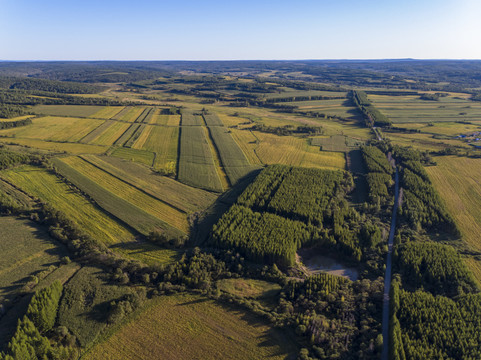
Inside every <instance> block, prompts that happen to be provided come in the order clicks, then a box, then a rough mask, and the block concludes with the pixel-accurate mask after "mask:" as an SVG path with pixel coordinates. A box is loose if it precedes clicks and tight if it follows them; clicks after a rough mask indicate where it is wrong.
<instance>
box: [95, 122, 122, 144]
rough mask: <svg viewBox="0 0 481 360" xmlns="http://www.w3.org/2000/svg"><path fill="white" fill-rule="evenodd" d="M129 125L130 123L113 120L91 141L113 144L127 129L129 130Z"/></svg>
mask: <svg viewBox="0 0 481 360" xmlns="http://www.w3.org/2000/svg"><path fill="white" fill-rule="evenodd" d="M129 126H130V125H129V124H128V123H123V122H118V121H113V122H112V123H111V124H110V126H109V127H107V128H105V129H104V131H103V132H102V133H100V134H99V135H98V136H97V137H96V138H95V139H93V140H92V141H91V143H92V144H97V145H112V144H113V143H114V142H115V141H116V140H117V139H118V138H120V137H121V136H122V134H123V133H125V131H127V129H128V128H129Z"/></svg>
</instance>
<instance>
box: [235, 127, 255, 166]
mask: <svg viewBox="0 0 481 360" xmlns="http://www.w3.org/2000/svg"><path fill="white" fill-rule="evenodd" d="M230 130H231V134H232V137H233V138H234V139H235V140H236V142H237V144H238V145H239V147H240V148H241V149H242V151H243V152H244V154H245V155H246V157H247V160H249V162H250V163H251V164H258V165H261V164H262V162H261V160H260V159H259V157H258V156H257V155H256V153H255V151H254V149H255V146H253V145H255V144H256V142H257V141H258V139H257V137H256V136H255V135H254V133H253V132H251V131H246V130H238V129H230Z"/></svg>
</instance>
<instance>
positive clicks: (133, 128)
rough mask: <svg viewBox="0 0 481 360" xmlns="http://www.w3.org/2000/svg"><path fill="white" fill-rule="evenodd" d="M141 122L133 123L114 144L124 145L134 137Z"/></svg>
mask: <svg viewBox="0 0 481 360" xmlns="http://www.w3.org/2000/svg"><path fill="white" fill-rule="evenodd" d="M139 126H140V124H137V123H135V124H132V125H130V126H129V128H128V129H127V130H125V132H124V133H123V134H122V135H121V136H120V137H119V138H118V139H117V140H116V141H115V142H114V145H117V146H124V145H125V143H126V142H127V141H129V139H130V138H131V137H132V135H133V134H134V133H135V132H136V131H137V129H138V128H139Z"/></svg>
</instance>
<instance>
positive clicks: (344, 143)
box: [311, 135, 363, 152]
mask: <svg viewBox="0 0 481 360" xmlns="http://www.w3.org/2000/svg"><path fill="white" fill-rule="evenodd" d="M362 144H363V142H362V141H360V140H355V139H352V138H349V137H347V136H343V135H334V136H330V137H316V138H312V139H311V145H313V146H320V148H321V150H323V151H340V152H346V151H350V150H353V149H355V148H357V147H359V145H362Z"/></svg>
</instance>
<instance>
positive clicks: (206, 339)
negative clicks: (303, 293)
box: [83, 295, 298, 360]
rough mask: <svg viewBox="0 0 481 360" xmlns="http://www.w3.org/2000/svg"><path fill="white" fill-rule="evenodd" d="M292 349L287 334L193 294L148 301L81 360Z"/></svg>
mask: <svg viewBox="0 0 481 360" xmlns="http://www.w3.org/2000/svg"><path fill="white" fill-rule="evenodd" d="M297 351H298V349H297V346H296V345H295V342H294V339H293V338H292V335H291V334H288V333H285V332H282V331H281V330H277V329H272V328H271V327H270V326H269V325H268V324H267V323H265V322H264V321H263V320H262V319H261V318H259V317H257V316H255V315H252V314H248V313H245V312H243V311H239V310H237V309H235V308H225V307H223V306H221V305H218V304H216V303H215V302H214V301H212V300H208V299H206V298H202V297H199V296H194V295H175V296H163V297H160V298H156V299H155V300H153V301H151V302H150V304H149V306H148V307H147V309H145V310H144V311H142V312H141V313H137V314H136V315H135V317H134V318H133V319H131V320H130V321H129V323H127V324H126V325H124V326H123V327H121V328H120V329H119V330H118V331H117V332H116V333H115V334H113V335H112V336H111V337H110V338H109V339H107V340H106V341H105V342H102V343H100V344H99V345H97V346H95V347H94V348H93V349H92V350H91V351H90V352H89V353H87V354H86V355H85V356H84V357H83V359H86V360H96V359H99V360H100V359H102V360H109V359H112V360H113V359H126V360H127V359H166V360H167V359H172V360H174V359H206V360H209V359H212V360H213V359H236V360H242V359H265V358H269V359H273V360H274V359H286V358H288V357H291V356H293V354H294V353H296V352H297Z"/></svg>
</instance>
